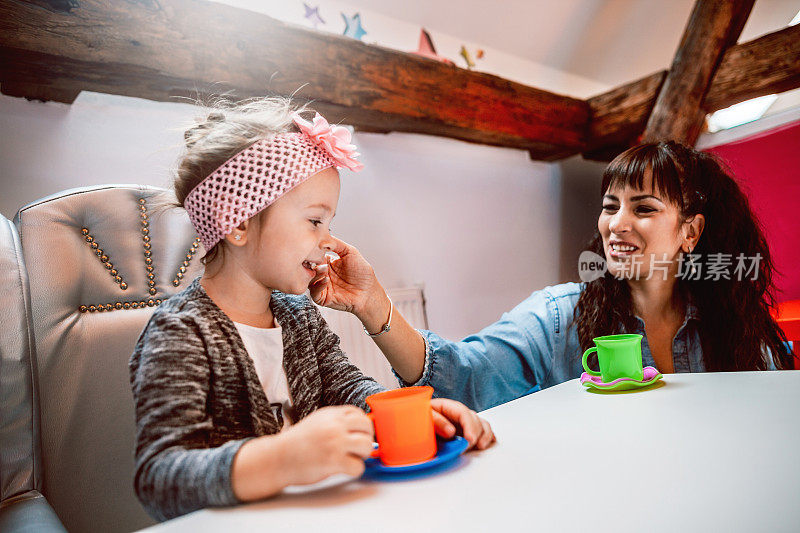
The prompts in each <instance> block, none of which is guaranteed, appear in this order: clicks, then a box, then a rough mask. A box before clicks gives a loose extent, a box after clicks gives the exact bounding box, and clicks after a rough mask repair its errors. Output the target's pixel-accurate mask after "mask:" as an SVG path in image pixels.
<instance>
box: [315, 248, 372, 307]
mask: <svg viewBox="0 0 800 533" xmlns="http://www.w3.org/2000/svg"><path fill="white" fill-rule="evenodd" d="M331 238H332V239H333V241H334V244H335V248H334V249H333V252H335V253H336V254H337V255H338V256H339V259H337V260H336V261H333V262H331V260H330V257H329V256H326V257H325V260H326V264H325V265H320V266H318V267H317V275H316V276H315V277H314V279H312V280H311V283H309V285H308V288H309V290H310V291H311V298H313V299H314V301H315V302H316V303H317V304H318V305H323V306H325V307H330V308H331V309H337V310H339V311H348V312H350V313H353V314H355V315H356V316H359V315H363V314H364V311H365V310H366V308H367V305H368V304H369V303H370V301H372V300H375V301H380V303H382V301H381V296H382V295H383V294H384V292H383V288H382V287H381V286H380V283H378V278H377V277H375V272H374V271H373V270H372V266H371V265H370V264H369V263H368V262H367V260H366V259H364V257H363V256H362V255H361V253H360V252H359V251H358V250H357V249H356V248H355V247H354V246H351V245H349V244H347V243H346V242H344V241H341V240H339V239H337V238H335V237H331ZM359 318H360V316H359Z"/></svg>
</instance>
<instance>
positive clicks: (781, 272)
mask: <svg viewBox="0 0 800 533" xmlns="http://www.w3.org/2000/svg"><path fill="white" fill-rule="evenodd" d="M707 151H708V152H711V153H714V154H716V155H717V156H719V157H720V158H722V159H723V160H724V161H726V162H727V163H728V164H729V165H730V167H731V169H732V170H733V171H734V173H735V175H736V177H737V179H738V180H739V183H741V185H742V187H743V189H744V190H745V192H746V193H747V195H748V197H749V199H750V202H751V206H752V208H753V210H754V211H755V212H756V215H757V216H758V217H759V219H760V220H761V223H762V224H763V226H764V230H765V232H766V235H767V239H768V241H769V245H770V250H771V251H772V257H773V261H774V262H775V267H776V269H777V270H778V275H777V276H776V277H775V285H776V286H777V288H778V289H779V292H778V293H777V297H778V301H779V302H781V301H786V300H797V299H800V120H799V121H796V122H792V123H789V124H785V125H783V126H780V127H778V128H775V129H773V130H770V131H767V132H763V133H759V134H757V135H753V136H751V137H747V138H744V139H740V140H738V141H734V142H731V143H729V144H723V145H720V146H715V147H713V148H709V149H708V150H707Z"/></svg>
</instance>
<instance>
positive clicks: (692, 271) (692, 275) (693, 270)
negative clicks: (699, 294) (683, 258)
mask: <svg viewBox="0 0 800 533" xmlns="http://www.w3.org/2000/svg"><path fill="white" fill-rule="evenodd" d="M687 255H688V256H689V264H688V265H687V266H688V267H689V279H698V278H697V263H695V262H694V260H695V256H694V255H692V248H689V252H688V254H687Z"/></svg>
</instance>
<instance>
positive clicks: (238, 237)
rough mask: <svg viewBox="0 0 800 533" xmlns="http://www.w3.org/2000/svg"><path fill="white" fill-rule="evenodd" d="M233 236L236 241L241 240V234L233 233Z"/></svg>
mask: <svg viewBox="0 0 800 533" xmlns="http://www.w3.org/2000/svg"><path fill="white" fill-rule="evenodd" d="M233 238H234V239H236V240H237V241H241V240H242V236H241V235H234V236H233Z"/></svg>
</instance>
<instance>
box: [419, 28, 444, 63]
mask: <svg viewBox="0 0 800 533" xmlns="http://www.w3.org/2000/svg"><path fill="white" fill-rule="evenodd" d="M412 53H414V54H417V55H420V56H423V57H427V58H430V59H435V60H436V61H441V62H442V63H447V64H448V65H453V64H454V63H453V62H452V61H450V60H449V59H447V58H446V57H442V56H440V55H438V54H437V53H436V48H435V47H434V46H433V40H432V39H431V35H430V34H429V33H428V32H427V31H425V28H423V29H422V30H420V32H419V46H418V47H417V50H416V51H415V52H412Z"/></svg>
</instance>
